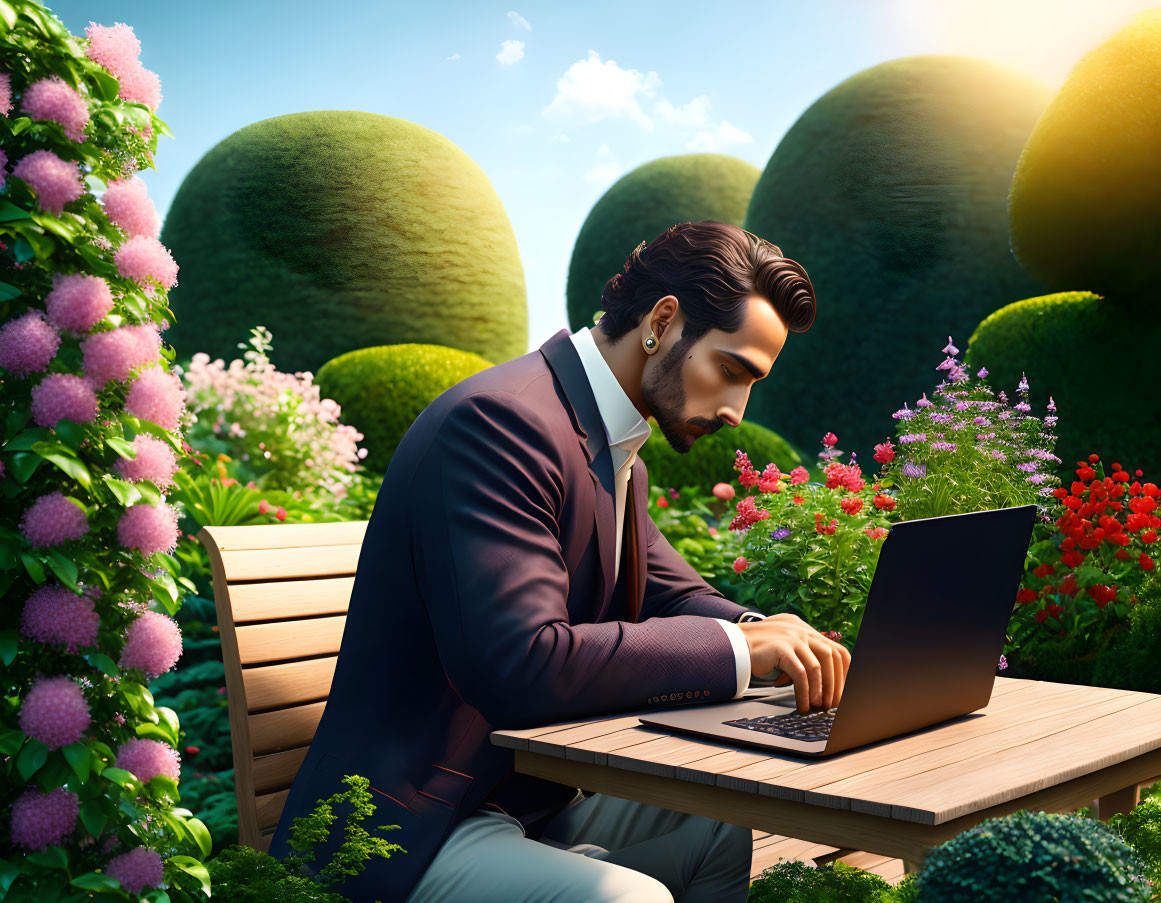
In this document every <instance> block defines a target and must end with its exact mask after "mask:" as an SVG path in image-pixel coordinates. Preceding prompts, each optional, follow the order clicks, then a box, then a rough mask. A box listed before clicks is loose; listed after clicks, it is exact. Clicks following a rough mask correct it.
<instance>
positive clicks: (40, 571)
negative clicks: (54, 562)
mask: <svg viewBox="0 0 1161 903" xmlns="http://www.w3.org/2000/svg"><path fill="white" fill-rule="evenodd" d="M20 560H21V561H22V562H23V563H24V570H26V571H28V576H29V577H31V578H32V579H33V581H35V582H36V583H37V584H41V583H44V565H42V564H41V563H40V562H39V561H37V560H36V559H35V558H33V557H32V556H31V555H29V554H28V553H27V552H21V553H20Z"/></svg>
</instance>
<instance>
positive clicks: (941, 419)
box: [927, 412, 955, 423]
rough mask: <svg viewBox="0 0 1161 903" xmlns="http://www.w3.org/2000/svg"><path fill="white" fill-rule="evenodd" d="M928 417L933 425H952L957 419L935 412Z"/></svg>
mask: <svg viewBox="0 0 1161 903" xmlns="http://www.w3.org/2000/svg"><path fill="white" fill-rule="evenodd" d="M927 416H928V417H930V418H931V422H932V423H951V422H952V421H953V420H954V419H955V418H954V417H952V416H951V414H945V413H942V412H933V413H931V414H928V415H927Z"/></svg>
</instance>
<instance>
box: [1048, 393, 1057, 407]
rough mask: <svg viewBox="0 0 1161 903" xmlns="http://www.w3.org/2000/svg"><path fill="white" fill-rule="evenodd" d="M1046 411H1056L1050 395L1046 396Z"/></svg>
mask: <svg viewBox="0 0 1161 903" xmlns="http://www.w3.org/2000/svg"><path fill="white" fill-rule="evenodd" d="M1048 410H1050V411H1055V410H1056V402H1054V401H1053V400H1052V396H1051V395H1049V396H1048Z"/></svg>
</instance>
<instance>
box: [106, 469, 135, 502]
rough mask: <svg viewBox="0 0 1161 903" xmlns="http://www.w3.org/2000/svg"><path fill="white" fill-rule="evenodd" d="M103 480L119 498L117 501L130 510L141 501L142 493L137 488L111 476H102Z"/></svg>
mask: <svg viewBox="0 0 1161 903" xmlns="http://www.w3.org/2000/svg"><path fill="white" fill-rule="evenodd" d="M101 479H102V480H104V481H105V485H106V486H108V487H109V491H110V492H112V493H113V495H115V496H116V497H117V501H118V502H120V503H121V504H122V505H124V506H125V507H126V508H128V507H129V506H130V505H133V504H136V503H137V502H139V501H140V500H141V493H140V492H139V491H138V490H137V487H136V486H134V485H133V484H132V483H129V482H127V481H125V480H119V479H117V478H116V477H113V476H110V475H109V474H107V473H106V474H102V475H101Z"/></svg>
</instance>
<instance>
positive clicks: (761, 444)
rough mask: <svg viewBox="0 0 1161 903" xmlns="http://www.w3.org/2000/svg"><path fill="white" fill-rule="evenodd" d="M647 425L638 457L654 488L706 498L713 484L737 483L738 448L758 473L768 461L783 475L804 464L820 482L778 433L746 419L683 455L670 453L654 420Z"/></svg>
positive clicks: (818, 475) (702, 439) (810, 467)
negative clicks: (685, 489) (687, 489)
mask: <svg viewBox="0 0 1161 903" xmlns="http://www.w3.org/2000/svg"><path fill="white" fill-rule="evenodd" d="M649 426H650V427H652V428H653V432H652V433H650V434H649V438H648V439H646V440H645V444H644V445H643V446H641V451H640V455H641V460H643V461H644V462H645V466H646V467H647V468H648V469H649V482H650V483H651V484H652V485H654V486H663V487H665V488H674V489H677V488H679V487H681V486H695V487H698V488H699V489H700V490H701V491H703V492H704V493H706V494H707V495H708V494H709V492H710V490H711V489H713V487H714V484H715V483H732V482H734V481H736V480H737V478H738V472H737V471H736V470H734V461H735V460H737V450H738V449H739V448H740V449H741V450H742V451H744V452H745V453H746V454H748V455H749V456H750V463H751V464H753V465H754V467H755V468H756V469H757V470H762V469H764V468H765V467H766V465H767V464H769V463H770V462H771V461H773V462H774V463H775V464H777V465H778V469H779V470H781V471H782V472H783V473H789V472H790V471H792V470H793V469H794V468H795V467H799V466H801V465H805V466H806V468H807V470H808V471H810V478H811V479H812V480H821V472H820V471H818V469H817V467H815V466H814V462H813V461H807V460H805V459H804V458H803V456H802V454H801V453H800V452H799V451H798V450H797V449H796V448H794V446H792V445H791V444H790V443H789V442H787V441H786V440H785V439H783V438H782V437H781V436H779V435H778V434H777V433H775V432H773V431H772V430H768V429H766V427H764V426H761V425H760V424H757V423H751V422H750V421H748V420H743V421H742V422H741V423H739V424H738V425H737V426H734V427H728V426H727V427H723V428H722V429H720V430H718V431H717V432H716V433H713V434H711V435H709V436H701V437H700V438H698V439H697V440H695V441H694V443H693V447H692V448H691V449H690V450H689V451H688V452H687V453H686V454H680V453H678V452H676V451H674V450H673V448H672V447H671V446H670V444H669V442H668V440H667V439H666V438H665V436H664V435H662V433H661V430H660V429H659V428H658V426H657V421H655V420H653V419H652V418H650V420H649ZM734 488H735V489H737V488H738V487H737V486H735V487H734Z"/></svg>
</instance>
